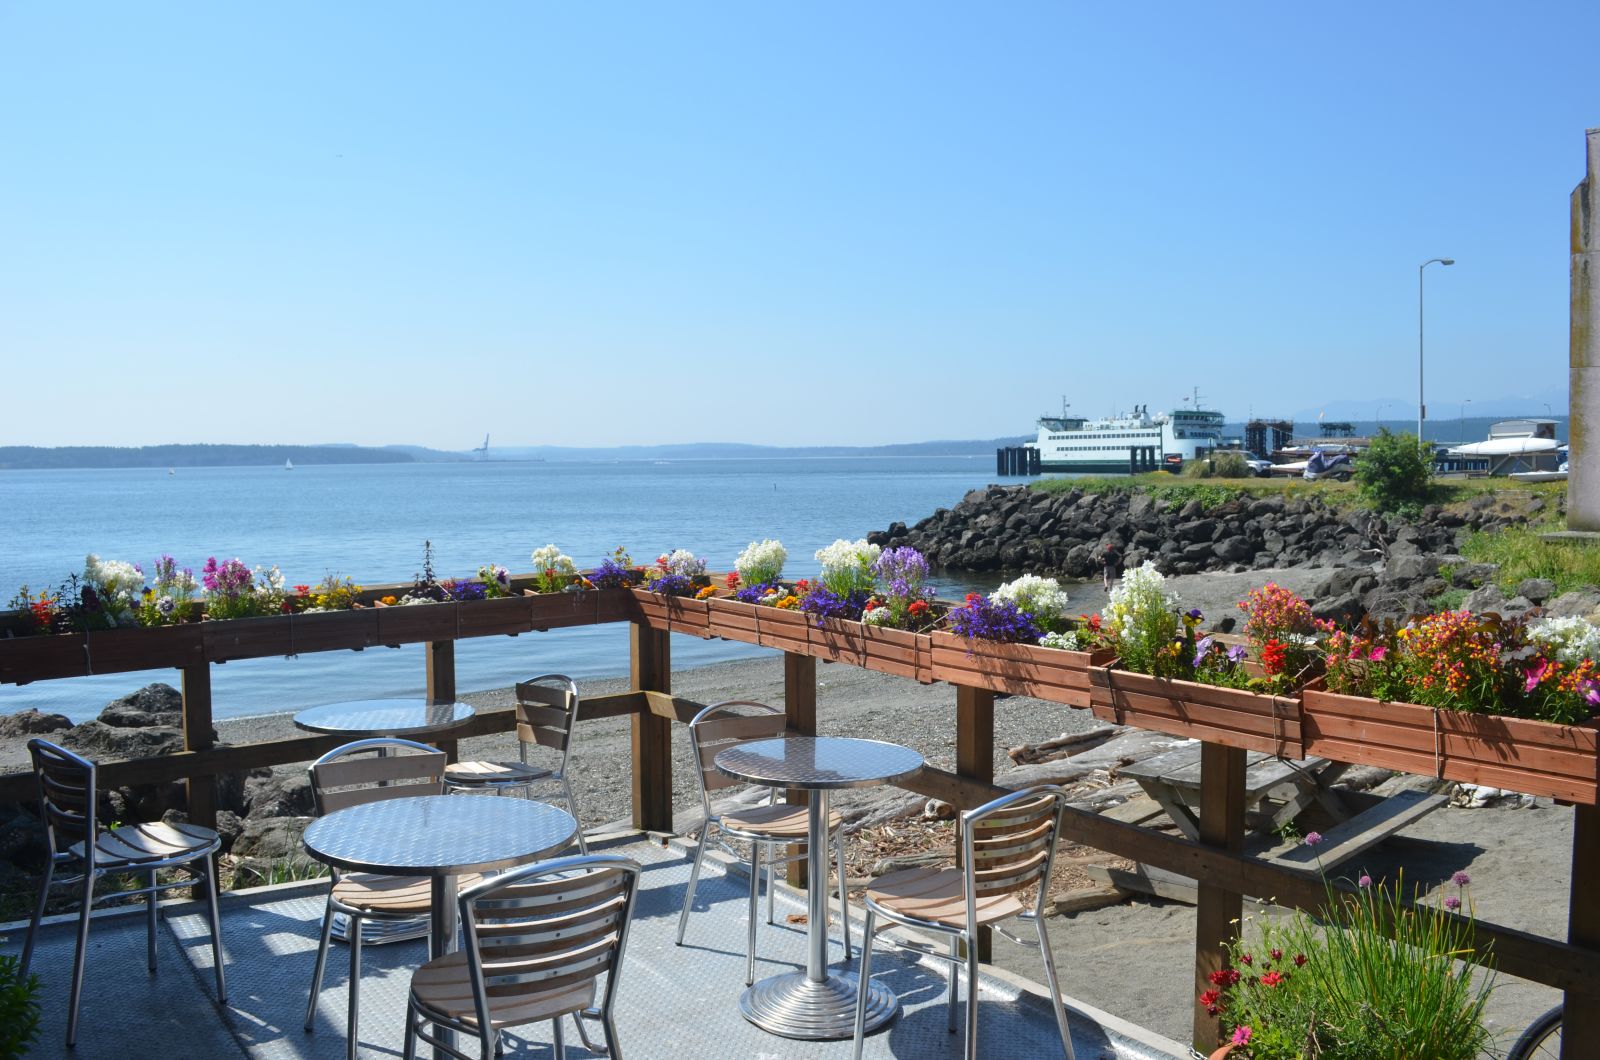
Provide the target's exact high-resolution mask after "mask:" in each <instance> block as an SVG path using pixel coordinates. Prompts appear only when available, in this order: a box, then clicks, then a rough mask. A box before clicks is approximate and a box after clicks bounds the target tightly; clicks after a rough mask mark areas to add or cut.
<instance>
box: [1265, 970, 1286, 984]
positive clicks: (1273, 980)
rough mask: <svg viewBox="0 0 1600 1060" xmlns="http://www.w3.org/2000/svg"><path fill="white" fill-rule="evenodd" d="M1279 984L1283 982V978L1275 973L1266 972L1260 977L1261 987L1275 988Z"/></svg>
mask: <svg viewBox="0 0 1600 1060" xmlns="http://www.w3.org/2000/svg"><path fill="white" fill-rule="evenodd" d="M1281 982H1283V976H1282V975H1279V974H1278V973H1277V972H1268V973H1267V974H1266V975H1263V976H1262V977H1261V985H1262V986H1277V985H1278V984H1279V983H1281Z"/></svg>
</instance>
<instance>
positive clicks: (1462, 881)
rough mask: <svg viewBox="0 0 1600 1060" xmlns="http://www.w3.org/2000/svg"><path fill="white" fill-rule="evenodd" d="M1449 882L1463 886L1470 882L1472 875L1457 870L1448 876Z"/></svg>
mask: <svg viewBox="0 0 1600 1060" xmlns="http://www.w3.org/2000/svg"><path fill="white" fill-rule="evenodd" d="M1450 882H1451V883H1453V884H1455V885H1456V886H1457V887H1465V886H1466V885H1467V884H1469V883H1471V882H1472V877H1471V876H1468V875H1467V874H1466V873H1464V872H1458V873H1456V874H1455V875H1454V876H1452V877H1450Z"/></svg>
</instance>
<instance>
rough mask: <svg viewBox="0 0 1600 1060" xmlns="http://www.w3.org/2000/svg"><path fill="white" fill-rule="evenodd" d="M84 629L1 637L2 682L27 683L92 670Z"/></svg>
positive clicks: (0, 678) (75, 675)
mask: <svg viewBox="0 0 1600 1060" xmlns="http://www.w3.org/2000/svg"><path fill="white" fill-rule="evenodd" d="M84 637H85V634H82V633H41V634H38V635H35V636H26V637H0V682H5V683H6V684H14V685H25V684H27V683H28V682H29V681H46V680H50V679H51V678H56V677H82V676H84V675H85V674H87V673H88V672H89V657H88V656H87V655H86V654H84V650H83V646H84Z"/></svg>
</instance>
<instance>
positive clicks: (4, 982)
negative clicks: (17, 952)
mask: <svg viewBox="0 0 1600 1060" xmlns="http://www.w3.org/2000/svg"><path fill="white" fill-rule="evenodd" d="M21 970H22V958H20V957H10V956H6V957H0V1060H14V1058H16V1057H19V1056H22V1055H23V1054H24V1053H26V1052H27V1051H28V1046H29V1045H30V1044H31V1043H32V1042H33V1040H34V1039H35V1038H36V1037H38V1035H39V999H38V997H37V995H38V993H39V977H38V976H37V975H29V976H28V977H27V978H26V979H24V978H22V976H21V974H20V972H21Z"/></svg>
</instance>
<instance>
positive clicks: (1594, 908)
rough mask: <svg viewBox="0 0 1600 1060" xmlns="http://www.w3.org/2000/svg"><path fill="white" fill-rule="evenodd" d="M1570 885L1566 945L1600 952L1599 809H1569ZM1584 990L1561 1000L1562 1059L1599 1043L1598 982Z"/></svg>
mask: <svg viewBox="0 0 1600 1060" xmlns="http://www.w3.org/2000/svg"><path fill="white" fill-rule="evenodd" d="M1572 813H1573V818H1572V882H1571V885H1570V886H1571V890H1570V891H1569V894H1570V897H1569V898H1568V900H1567V903H1568V904H1567V942H1568V943H1569V944H1570V945H1573V946H1582V947H1584V948H1585V949H1588V950H1590V951H1594V950H1596V949H1600V900H1597V899H1596V898H1595V894H1594V881H1595V879H1596V878H1597V877H1600V809H1597V808H1596V807H1593V806H1574V807H1573V808H1572ZM1586 985H1587V986H1588V987H1589V989H1587V990H1573V989H1570V988H1569V989H1568V990H1567V991H1566V993H1565V995H1564V996H1563V998H1562V1010H1563V1016H1562V1027H1561V1060H1578V1058H1579V1057H1582V1056H1592V1055H1594V1054H1593V1053H1591V1052H1590V1051H1589V1050H1591V1049H1593V1048H1594V1043H1595V1042H1600V981H1596V980H1592V979H1591V980H1590V981H1589V982H1588V984H1586Z"/></svg>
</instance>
